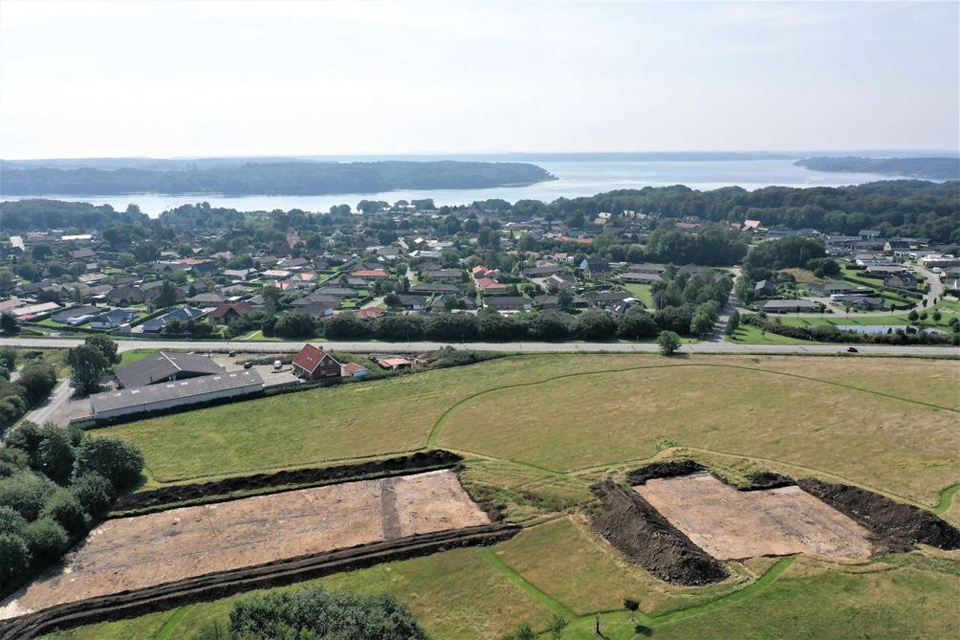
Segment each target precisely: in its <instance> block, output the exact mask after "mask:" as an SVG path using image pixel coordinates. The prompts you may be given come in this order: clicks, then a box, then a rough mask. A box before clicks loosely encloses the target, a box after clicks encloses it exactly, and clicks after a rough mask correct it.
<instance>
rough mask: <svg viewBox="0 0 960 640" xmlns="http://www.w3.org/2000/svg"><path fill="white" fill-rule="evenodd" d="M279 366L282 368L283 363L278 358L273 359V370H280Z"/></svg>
mask: <svg viewBox="0 0 960 640" xmlns="http://www.w3.org/2000/svg"><path fill="white" fill-rule="evenodd" d="M281 368H283V363H282V362H280V361H279V360H274V361H273V370H274V371H280V369H281Z"/></svg>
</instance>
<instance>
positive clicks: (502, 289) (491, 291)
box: [477, 278, 507, 296]
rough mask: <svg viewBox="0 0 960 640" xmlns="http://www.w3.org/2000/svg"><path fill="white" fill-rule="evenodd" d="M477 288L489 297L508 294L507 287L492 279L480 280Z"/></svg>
mask: <svg viewBox="0 0 960 640" xmlns="http://www.w3.org/2000/svg"><path fill="white" fill-rule="evenodd" d="M477 288H478V289H480V292H481V293H483V294H484V295H488V296H496V295H506V293H507V285H505V284H501V283H499V282H497V281H496V280H491V279H490V278H478V279H477Z"/></svg>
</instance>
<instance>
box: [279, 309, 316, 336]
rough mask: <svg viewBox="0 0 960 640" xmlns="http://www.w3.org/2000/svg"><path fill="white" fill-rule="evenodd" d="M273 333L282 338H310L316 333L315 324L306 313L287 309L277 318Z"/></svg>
mask: <svg viewBox="0 0 960 640" xmlns="http://www.w3.org/2000/svg"><path fill="white" fill-rule="evenodd" d="M273 333H274V334H275V335H278V336H280V337H283V338H312V337H313V336H314V335H316V333H317V325H316V323H315V322H314V320H313V318H312V317H311V316H309V315H307V314H306V313H304V312H302V311H289V312H287V313H284V314H283V315H281V316H280V317H279V318H277V323H276V325H274V327H273Z"/></svg>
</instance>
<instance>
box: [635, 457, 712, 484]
mask: <svg viewBox="0 0 960 640" xmlns="http://www.w3.org/2000/svg"><path fill="white" fill-rule="evenodd" d="M706 470H707V469H706V467H704V466H703V465H702V464H700V463H699V462H696V461H695V460H669V461H667V462H654V463H652V464H648V465H646V466H644V467H640V468H639V469H634V470H633V471H631V472H630V473H628V474H627V482H628V483H629V484H630V486H634V487H635V486H637V485H641V484H646V482H647V480H654V479H656V478H673V477H676V476H688V475H691V474H694V473H700V472H701V471H706Z"/></svg>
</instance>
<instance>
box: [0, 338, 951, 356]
mask: <svg viewBox="0 0 960 640" xmlns="http://www.w3.org/2000/svg"><path fill="white" fill-rule="evenodd" d="M82 342H83V341H82V340H79V339H75V338H0V345H12V346H16V347H29V348H38V347H40V348H43V347H46V348H60V349H66V348H70V347H75V346H77V345H79V344H81V343H82ZM312 342H315V343H320V344H323V345H324V346H325V347H326V348H327V349H331V350H334V351H353V352H356V353H422V352H426V351H433V350H436V349H440V348H441V347H445V346H451V347H454V348H457V349H473V350H475V351H507V352H510V353H655V352H657V345H656V344H652V343H637V344H634V343H625V342H612V343H605V342H559V343H556V342H499V343H498V342H466V343H445V342H423V341H421V342H349V341H332V340H322V339H318V340H313V341H312ZM118 344H119V345H120V351H130V350H131V349H180V350H187V351H246V352H261V353H280V352H293V351H299V350H300V348H301V347H302V346H303V344H304V343H303V341H288V342H225V341H215V340H206V341H205V340H198V341H188V340H119V341H118ZM846 348H847V347H846V345H840V344H836V345H832V344H811V345H799V344H798V345H792V344H789V345H776V344H738V343H735V342H699V343H697V344H687V345H683V347H681V348H680V351H681V353H730V354H776V353H782V354H818V353H825V354H833V353H838V352H841V351H845V350H846ZM856 348H857V350H858V351H859V352H860V353H870V354H880V355H890V356H900V355H937V356H953V357H960V347H953V346H946V347H932V346H931V347H923V346H917V347H915V346H893V345H871V344H857V345H856Z"/></svg>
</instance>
